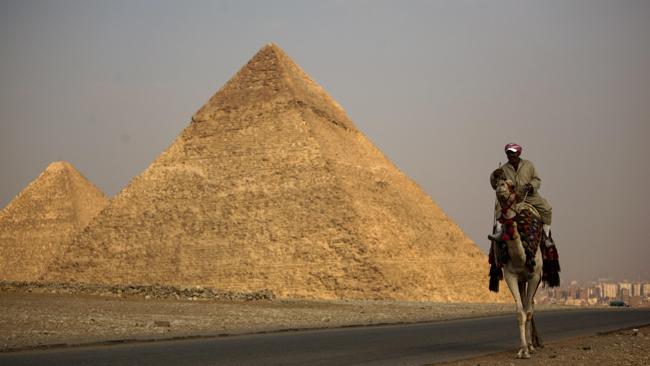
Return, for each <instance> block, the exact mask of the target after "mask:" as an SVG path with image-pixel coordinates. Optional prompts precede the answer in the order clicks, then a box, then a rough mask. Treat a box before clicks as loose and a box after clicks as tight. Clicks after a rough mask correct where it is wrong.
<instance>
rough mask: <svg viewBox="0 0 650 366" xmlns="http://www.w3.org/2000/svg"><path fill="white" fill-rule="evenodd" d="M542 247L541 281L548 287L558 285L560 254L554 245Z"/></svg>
mask: <svg viewBox="0 0 650 366" xmlns="http://www.w3.org/2000/svg"><path fill="white" fill-rule="evenodd" d="M543 249H544V252H543V257H544V264H543V266H542V281H544V284H545V285H546V286H548V287H558V286H560V256H559V255H558V253H557V249H556V248H555V247H554V246H552V247H544V248H543Z"/></svg>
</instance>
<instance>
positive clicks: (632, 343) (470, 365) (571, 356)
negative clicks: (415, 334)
mask: <svg viewBox="0 0 650 366" xmlns="http://www.w3.org/2000/svg"><path fill="white" fill-rule="evenodd" d="M649 350H650V326H646V327H641V328H638V329H628V330H622V331H616V332H610V333H605V334H600V335H597V336H593V337H583V338H575V339H570V340H566V341H561V342H554V343H549V344H547V345H546V346H545V347H544V348H541V349H539V350H537V352H536V353H535V354H533V355H532V357H531V358H530V359H528V360H519V359H515V357H514V355H515V353H514V350H513V351H511V352H502V353H497V354H493V355H488V356H482V357H476V358H472V359H468V360H462V361H455V362H448V363H441V364H435V365H436V366H452V365H453V366H478V365H480V366H510V365H512V366H517V365H525V366H550V365H572V366H593V365H602V366H605V365H607V366H637V365H638V366H641V365H650V351H649Z"/></svg>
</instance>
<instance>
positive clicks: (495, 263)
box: [489, 202, 560, 292]
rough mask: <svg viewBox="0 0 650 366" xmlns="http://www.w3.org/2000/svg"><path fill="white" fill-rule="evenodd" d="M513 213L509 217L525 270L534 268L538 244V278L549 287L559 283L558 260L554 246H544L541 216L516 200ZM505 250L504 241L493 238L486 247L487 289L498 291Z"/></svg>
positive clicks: (505, 260) (529, 205)
mask: <svg viewBox="0 0 650 366" xmlns="http://www.w3.org/2000/svg"><path fill="white" fill-rule="evenodd" d="M515 210H516V211H517V215H516V216H515V217H514V218H513V219H512V220H514V221H515V222H516V223H517V232H518V233H519V236H520V238H521V242H522V244H523V247H524V251H525V252H526V267H527V268H528V270H529V271H531V272H532V271H533V270H534V268H535V253H537V249H538V248H540V246H541V252H542V259H543V266H542V281H543V282H544V283H545V284H546V285H548V286H549V287H556V286H559V285H560V277H559V272H560V263H559V256H558V253H557V248H556V247H555V246H551V247H546V246H545V243H546V239H547V238H546V236H545V234H544V230H543V223H542V220H541V216H540V214H539V212H538V211H537V209H535V207H533V206H532V205H531V204H528V203H526V202H519V203H517V204H516V206H515ZM509 259H510V258H509V257H508V250H507V248H506V243H505V241H495V242H494V243H493V245H491V246H490V255H489V263H490V265H491V267H490V285H489V288H490V290H491V291H494V292H498V291H499V280H501V279H503V271H502V270H501V268H502V267H503V265H504V264H506V263H508V261H509Z"/></svg>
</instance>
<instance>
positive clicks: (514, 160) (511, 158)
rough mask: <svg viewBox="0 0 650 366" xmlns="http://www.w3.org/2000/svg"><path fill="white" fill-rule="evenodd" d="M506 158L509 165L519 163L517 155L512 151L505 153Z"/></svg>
mask: <svg viewBox="0 0 650 366" xmlns="http://www.w3.org/2000/svg"><path fill="white" fill-rule="evenodd" d="M506 156H507V157H508V162H509V163H511V164H518V163H519V155H517V153H516V152H514V151H510V150H508V151H506Z"/></svg>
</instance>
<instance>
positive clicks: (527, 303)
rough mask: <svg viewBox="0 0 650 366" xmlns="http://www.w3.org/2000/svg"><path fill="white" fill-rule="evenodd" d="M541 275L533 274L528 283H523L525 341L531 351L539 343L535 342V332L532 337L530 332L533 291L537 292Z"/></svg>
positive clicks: (533, 303)
mask: <svg viewBox="0 0 650 366" xmlns="http://www.w3.org/2000/svg"><path fill="white" fill-rule="evenodd" d="M541 279H542V278H541V276H540V275H539V274H537V273H536V274H534V275H533V277H532V278H531V279H529V280H528V283H526V284H525V286H526V296H525V299H523V303H524V309H525V311H526V338H527V343H528V349H529V351H530V352H531V353H534V352H535V347H534V346H538V347H539V346H540V345H539V344H536V343H537V342H536V339H537V334H535V337H533V333H532V320H533V309H534V306H535V301H534V297H535V293H537V289H538V288H539V284H540V282H541Z"/></svg>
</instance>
